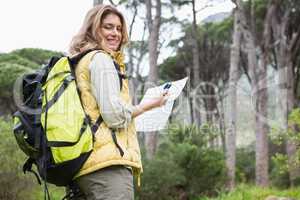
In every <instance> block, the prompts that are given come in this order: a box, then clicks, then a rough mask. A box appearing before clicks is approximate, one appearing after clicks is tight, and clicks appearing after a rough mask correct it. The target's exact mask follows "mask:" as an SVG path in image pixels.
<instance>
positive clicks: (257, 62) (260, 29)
mask: <svg viewBox="0 0 300 200" xmlns="http://www.w3.org/2000/svg"><path fill="white" fill-rule="evenodd" d="M101 2H102V1H96V0H94V1H93V3H94V4H98V3H101ZM197 2H198V3H199V2H200V1H196V0H144V1H141V0H120V1H116V0H115V1H114V0H110V1H104V3H110V4H114V5H115V6H116V7H118V8H120V9H125V10H126V12H129V13H130V15H129V16H127V18H128V26H129V33H130V35H131V36H132V35H133V34H136V33H134V31H136V30H138V33H139V37H138V38H139V39H134V40H133V37H132V41H131V43H130V45H129V46H128V48H127V50H126V53H127V59H126V61H127V74H128V75H129V78H130V79H129V80H130V85H131V89H132V93H133V97H134V99H133V101H134V103H137V102H139V101H140V98H141V96H142V94H143V93H144V91H145V90H146V89H147V88H149V87H152V86H154V85H159V84H161V83H164V82H166V81H172V80H177V79H180V78H184V77H186V76H188V77H189V82H188V84H187V86H186V88H185V90H184V94H183V95H181V97H180V98H179V100H177V101H176V102H175V105H174V108H173V111H172V115H171V118H170V120H169V124H168V126H167V127H166V128H165V129H164V130H163V131H159V132H150V133H149V132H147V133H138V134H139V140H140V146H141V148H142V151H143V164H144V173H143V176H142V186H141V188H139V189H137V190H136V199H146V200H148V199H149V200H151V199H164V200H165V199H180V200H184V199H197V200H203V199H215V200H216V199H218V200H221V199H222V200H227V199H228V200H229V199H231V200H233V199H238V200H242V199H245V200H248V199H249V200H250V199H251V200H258V199H262V200H263V199H266V198H268V197H270V196H272V195H274V196H286V197H289V198H294V199H300V191H299V188H298V185H299V184H300V168H299V164H300V163H299V161H300V160H299V158H300V157H299V156H300V151H299V142H300V138H299V130H300V129H299V128H300V127H299V126H300V110H299V108H298V107H299V105H300V100H299V96H300V89H299V82H300V72H299V68H300V56H299V50H300V28H299V26H298V23H299V21H300V4H299V2H298V0H248V1H241V0H232V4H233V6H234V8H233V10H232V11H230V12H226V13H218V14H215V15H213V16H210V17H208V18H206V19H204V20H202V21H199V18H197V13H199V12H201V11H203V10H205V9H209V8H210V7H212V6H213V5H215V4H220V3H222V2H224V1H222V0H207V1H201V2H202V3H203V4H201V6H199V4H198V6H197ZM183 8H184V9H185V10H188V12H180V10H181V9H183ZM178 13H180V14H178ZM185 14H186V16H184V15H185ZM141 22H142V23H141ZM136 26H138V29H137V28H136ZM174 33H178V34H175V35H176V36H178V37H176V38H174V37H173V36H174ZM172 34H173V35H172ZM170 38H171V39H170ZM60 53H61V52H57V51H52V50H51V51H50V50H45V49H37V48H22V49H16V50H12V51H10V52H7V53H1V54H0V115H1V116H2V117H1V120H0V131H1V132H0V151H1V154H0V163H1V169H0V185H1V187H0V199H1V200H2V199H3V200H7V199H11V200H17V199H42V198H43V197H42V196H43V191H42V190H43V188H42V187H41V186H39V185H38V184H37V183H36V180H35V178H34V177H33V176H30V175H23V174H22V164H23V162H24V160H25V156H24V155H23V154H22V152H21V151H20V150H19V149H18V148H17V145H16V143H15V140H14V138H13V134H12V123H11V113H12V112H13V111H14V110H15V109H16V105H15V103H14V99H13V95H14V94H13V88H14V82H15V80H16V79H17V78H18V77H19V76H21V75H22V74H24V73H27V72H30V71H32V70H34V69H37V68H39V67H40V66H41V65H42V64H45V63H46V62H47V59H49V57H51V56H52V55H58V54H60ZM145 69H146V72H145ZM32 186H33V187H32ZM50 189H51V195H52V197H53V199H61V198H62V196H63V195H64V189H63V188H57V187H55V186H51V188H50Z"/></svg>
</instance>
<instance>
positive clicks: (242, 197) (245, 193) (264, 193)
mask: <svg viewBox="0 0 300 200" xmlns="http://www.w3.org/2000/svg"><path fill="white" fill-rule="evenodd" d="M268 196H277V197H289V198H293V199H299V198H300V190H299V188H291V189H288V190H279V189H276V188H261V187H256V186H252V185H244V184H242V185H239V186H238V187H237V188H236V189H235V190H234V191H232V192H229V193H228V192H222V193H220V194H219V196H218V197H216V198H207V197H201V198H198V200H265V199H266V198H267V197H268Z"/></svg>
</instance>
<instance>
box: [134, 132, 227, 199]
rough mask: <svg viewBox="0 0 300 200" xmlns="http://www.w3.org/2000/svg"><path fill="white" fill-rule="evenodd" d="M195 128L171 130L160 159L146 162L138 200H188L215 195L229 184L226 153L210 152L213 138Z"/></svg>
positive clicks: (160, 153)
mask: <svg viewBox="0 0 300 200" xmlns="http://www.w3.org/2000/svg"><path fill="white" fill-rule="evenodd" d="M207 128H208V127H207V126H206V127H205V129H201V128H200V129H199V128H196V127H195V126H185V127H183V126H179V127H175V128H172V127H171V128H170V129H169V130H168V132H167V133H166V134H165V135H163V137H162V139H161V140H162V142H161V144H160V145H159V147H158V150H157V153H156V155H155V156H154V157H153V158H152V159H151V160H144V162H143V163H144V174H143V176H142V187H141V189H140V191H138V194H137V196H138V199H149V200H152V199H158V200H159V199H163V200H168V199H185V198H189V199H192V198H196V197H197V196H199V195H213V194H216V193H217V191H218V190H220V189H221V188H222V186H223V185H224V181H225V163H224V155H223V153H222V151H220V150H218V149H212V148H209V147H208V145H207V142H208V140H209V139H210V138H211V135H208V134H207Z"/></svg>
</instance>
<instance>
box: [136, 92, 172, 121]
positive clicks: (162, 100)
mask: <svg viewBox="0 0 300 200" xmlns="http://www.w3.org/2000/svg"><path fill="white" fill-rule="evenodd" d="M168 96H169V94H168V92H164V93H163V94H162V95H161V96H159V97H155V98H153V99H151V100H149V101H147V102H144V103H142V104H141V103H140V104H139V105H137V106H135V108H136V109H135V110H134V111H133V113H132V117H133V118H134V117H137V116H138V115H140V114H142V113H144V112H146V111H148V110H152V109H154V108H158V107H161V106H163V105H165V104H166V102H167V100H168Z"/></svg>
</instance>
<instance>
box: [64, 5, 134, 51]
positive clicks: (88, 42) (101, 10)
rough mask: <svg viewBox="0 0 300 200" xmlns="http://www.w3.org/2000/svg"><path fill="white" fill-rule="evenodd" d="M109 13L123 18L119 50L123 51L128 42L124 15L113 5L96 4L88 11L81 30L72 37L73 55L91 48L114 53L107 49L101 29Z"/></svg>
mask: <svg viewBox="0 0 300 200" xmlns="http://www.w3.org/2000/svg"><path fill="white" fill-rule="evenodd" d="M108 14H115V15H117V16H118V17H119V18H120V20H121V24H122V42H121V45H120V49H119V50H121V51H122V49H123V47H124V46H125V45H126V44H127V43H128V32H127V27H126V23H125V18H124V16H123V15H122V13H120V12H119V11H118V10H117V9H116V8H115V7H113V6H110V5H96V6H94V7H93V8H92V9H90V10H89V11H88V13H87V14H86V16H85V19H84V21H83V24H82V26H81V28H80V30H79V32H78V33H77V34H76V35H75V36H74V37H73V38H72V40H71V43H70V48H69V53H70V54H71V55H75V54H78V53H81V52H83V51H86V50H89V49H102V50H104V51H107V52H109V53H113V52H111V50H109V49H106V47H105V46H104V45H102V35H101V34H100V31H99V28H100V27H101V24H102V21H103V19H104V18H105V16H107V15H108Z"/></svg>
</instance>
